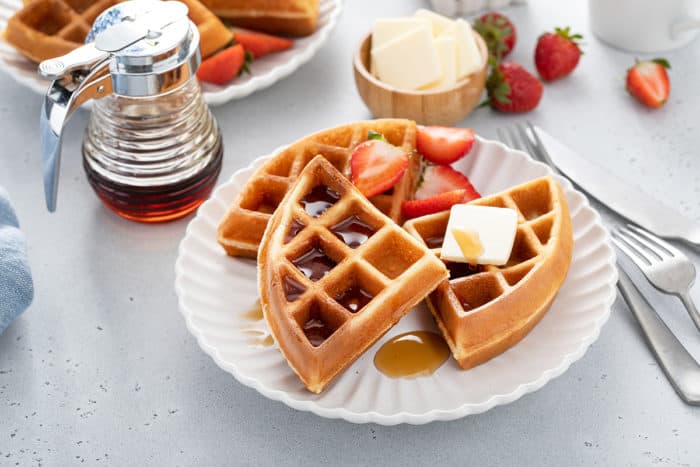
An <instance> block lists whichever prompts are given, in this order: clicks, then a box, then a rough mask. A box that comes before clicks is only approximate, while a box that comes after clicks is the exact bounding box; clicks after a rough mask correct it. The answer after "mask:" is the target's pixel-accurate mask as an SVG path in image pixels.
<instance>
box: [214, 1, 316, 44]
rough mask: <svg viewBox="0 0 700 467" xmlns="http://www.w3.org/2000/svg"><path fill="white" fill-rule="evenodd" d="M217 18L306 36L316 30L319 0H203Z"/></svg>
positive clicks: (236, 23) (241, 24)
mask: <svg viewBox="0 0 700 467" xmlns="http://www.w3.org/2000/svg"><path fill="white" fill-rule="evenodd" d="M202 3H204V4H205V5H206V6H207V7H208V8H209V9H210V10H211V11H213V12H214V13H215V14H216V15H217V16H218V17H219V18H224V19H226V20H227V21H230V22H231V23H233V24H235V25H236V26H242V27H244V28H251V29H257V30H259V31H266V32H270V33H272V34H282V35H289V36H308V35H309V34H311V33H313V32H314V31H315V30H316V22H317V21H318V3H319V0H202Z"/></svg>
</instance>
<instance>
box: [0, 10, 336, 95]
mask: <svg viewBox="0 0 700 467" xmlns="http://www.w3.org/2000/svg"><path fill="white" fill-rule="evenodd" d="M21 7H22V0H0V31H2V30H4V29H5V25H6V24H7V21H8V20H9V19H10V17H11V16H12V15H13V14H14V13H15V12H16V11H17V10H19V9H20V8H21ZM341 11H342V0H320V2H319V17H318V26H317V28H316V31H315V32H314V33H313V34H311V35H310V36H307V37H301V38H296V39H294V45H293V46H292V48H291V49H289V50H285V51H283V52H279V53H274V54H270V55H266V56H265V57H262V58H261V59H259V60H256V61H255V62H254V63H252V64H251V65H250V67H249V68H250V71H251V73H250V74H246V73H244V74H243V75H242V76H239V77H238V78H236V79H235V80H233V81H231V82H230V83H229V84H227V85H225V86H217V85H215V84H209V83H202V91H203V93H204V100H205V101H206V102H207V103H208V104H209V105H220V104H224V103H226V102H228V101H230V100H234V99H240V98H242V97H245V96H248V95H250V94H252V93H253V92H255V91H258V90H260V89H265V88H267V87H269V86H272V85H273V84H275V83H276V82H277V81H279V80H281V79H282V78H285V77H287V76H289V75H290V74H292V73H293V72H294V71H296V70H297V69H298V68H299V67H300V66H301V65H303V64H304V63H306V62H308V61H309V60H311V58H312V57H313V56H314V55H315V54H316V52H318V50H319V49H320V48H321V46H322V45H323V44H325V42H326V41H327V40H328V37H329V35H330V33H331V31H332V30H333V28H334V27H335V25H336V23H337V22H338V18H339V16H340V12H341ZM0 70H2V71H3V72H5V73H7V74H9V75H10V76H11V77H12V78H14V80H15V81H17V82H18V83H20V84H21V85H23V86H26V87H28V88H29V89H31V90H33V91H35V92H36V93H38V94H41V95H42V96H43V95H44V94H46V90H47V88H48V86H49V81H47V80H43V79H41V78H39V75H38V74H37V71H36V64H34V63H33V62H31V61H30V60H28V59H26V58H24V57H23V56H22V55H21V54H19V53H18V52H17V51H15V49H14V47H12V46H11V45H9V44H7V43H6V42H4V41H2V40H0Z"/></svg>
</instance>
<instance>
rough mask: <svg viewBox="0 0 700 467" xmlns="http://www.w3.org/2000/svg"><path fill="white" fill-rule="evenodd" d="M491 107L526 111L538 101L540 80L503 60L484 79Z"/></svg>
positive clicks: (503, 110) (532, 107) (505, 110)
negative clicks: (485, 79) (486, 78)
mask: <svg viewBox="0 0 700 467" xmlns="http://www.w3.org/2000/svg"><path fill="white" fill-rule="evenodd" d="M486 89H487V91H488V95H489V100H488V102H489V103H490V104H491V107H493V108H494V109H497V110H500V111H502V112H528V111H530V110H532V109H534V108H535V107H537V104H539V103H540V99H541V98H542V92H543V91H544V87H543V86H542V82H541V81H540V80H539V79H537V77H535V76H534V75H532V74H531V73H530V72H529V71H527V70H526V69H525V68H523V67H522V66H521V65H519V64H518V63H515V62H503V63H501V64H500V65H498V67H496V68H495V69H493V70H491V75H490V76H489V78H488V80H487V81H486Z"/></svg>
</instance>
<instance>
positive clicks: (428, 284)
mask: <svg viewBox="0 0 700 467" xmlns="http://www.w3.org/2000/svg"><path fill="white" fill-rule="evenodd" d="M385 136H387V137H388V135H386V134H385ZM260 245H261V248H260V252H259V254H258V288H259V290H260V296H261V303H262V309H263V313H264V315H265V319H266V320H267V323H268V326H269V327H270V330H271V331H272V334H273V335H274V337H275V340H276V342H277V344H278V346H279V348H280V350H281V351H282V354H283V355H284V357H285V358H286V360H287V361H288V363H289V365H290V366H291V368H292V369H293V370H294V371H295V372H296V374H297V375H298V376H299V378H300V379H301V381H302V382H303V383H304V385H305V386H306V387H307V388H308V389H309V390H310V391H312V392H315V393H318V392H321V391H322V390H323V389H324V388H325V387H326V386H327V385H328V384H329V383H330V382H331V381H332V379H333V378H334V377H335V376H336V375H338V374H339V373H340V372H341V371H342V370H343V369H345V368H346V367H347V366H349V365H350V364H351V363H352V362H353V361H354V360H355V359H356V358H357V357H359V356H360V355H361V354H362V353H363V352H364V351H365V350H366V349H367V348H369V347H370V346H371V345H372V344H373V343H374V342H375V341H376V340H377V339H379V338H380V337H381V336H382V335H383V334H384V333H385V332H386V331H388V330H389V329H390V328H391V327H392V326H393V325H394V324H395V323H396V322H397V321H398V320H399V319H400V318H401V317H402V316H403V315H405V314H406V313H407V312H408V311H409V310H411V308H413V306H414V305H416V304H417V303H418V302H419V301H420V300H422V299H423V298H425V297H426V295H427V294H428V293H429V292H430V291H432V290H433V289H434V288H435V287H436V286H437V285H438V284H439V283H441V282H443V281H446V280H447V270H446V269H445V266H444V264H443V263H442V261H440V260H439V259H438V258H437V257H436V256H435V255H433V254H431V253H430V251H429V250H428V249H427V248H426V247H425V246H424V245H423V244H422V243H421V242H419V241H418V240H416V239H415V238H413V237H411V235H409V234H408V233H407V232H406V231H404V230H403V229H401V227H399V226H398V225H397V224H396V223H395V222H394V221H393V220H391V219H390V218H388V217H387V216H385V215H384V214H382V213H381V212H380V211H379V210H378V209H377V208H376V207H374V206H373V205H372V204H371V203H370V202H369V201H368V200H367V198H365V197H364V196H363V195H362V194H361V193H360V192H359V191H358V190H357V189H356V188H355V187H354V185H353V184H352V183H351V182H350V181H349V180H348V179H347V178H346V177H345V176H344V175H343V174H342V173H340V172H339V171H338V170H337V169H336V168H335V166H334V165H333V164H332V163H331V162H330V161H329V160H328V159H326V158H325V157H324V156H316V157H315V158H313V159H312V160H311V162H309V163H308V164H307V165H306V167H305V168H304V170H303V171H301V173H300V174H299V176H298V177H297V180H296V182H295V183H294V184H293V185H292V186H291V187H290V189H289V190H288V192H287V194H286V195H285V196H284V199H282V201H281V202H280V204H279V207H278V208H277V209H276V210H275V212H274V214H273V215H272V218H271V219H270V221H269V222H268V223H267V228H266V229H265V232H264V236H263V238H262V241H261V243H260Z"/></svg>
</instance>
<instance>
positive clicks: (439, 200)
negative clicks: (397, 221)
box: [401, 190, 472, 219]
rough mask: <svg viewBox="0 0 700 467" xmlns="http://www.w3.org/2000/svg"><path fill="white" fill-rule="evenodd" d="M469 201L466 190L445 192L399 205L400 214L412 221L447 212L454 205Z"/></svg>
mask: <svg viewBox="0 0 700 467" xmlns="http://www.w3.org/2000/svg"><path fill="white" fill-rule="evenodd" d="M471 199H472V198H470V196H469V193H468V192H467V190H453V191H447V192H445V193H440V194H439V195H435V196H431V197H430V198H423V199H412V200H409V201H404V202H403V203H401V213H402V214H403V217H404V218H406V219H413V218H414V217H420V216H427V215H428V214H434V213H436V212H441V211H447V210H448V209H450V208H451V207H452V206H454V205H455V204H460V203H466V202H467V201H470V200H471Z"/></svg>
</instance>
